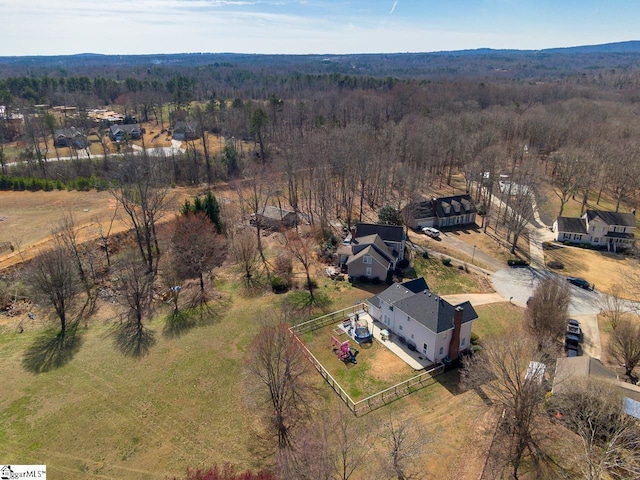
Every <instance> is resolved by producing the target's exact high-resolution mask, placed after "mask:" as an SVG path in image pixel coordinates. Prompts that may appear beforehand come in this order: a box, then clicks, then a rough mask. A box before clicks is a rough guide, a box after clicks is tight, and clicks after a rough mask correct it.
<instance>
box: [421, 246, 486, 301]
mask: <svg viewBox="0 0 640 480" xmlns="http://www.w3.org/2000/svg"><path fill="white" fill-rule="evenodd" d="M414 269H415V274H416V276H418V277H422V276H424V277H425V279H426V281H427V285H429V289H430V290H431V291H432V292H435V293H437V294H438V295H450V294H454V293H462V292H465V293H483V292H486V291H487V289H486V286H485V284H484V283H483V282H482V277H478V276H477V275H475V274H473V273H467V272H465V271H464V270H460V269H458V267H454V266H451V265H449V266H446V265H445V264H444V263H442V259H441V258H440V256H439V255H438V256H437V257H433V258H429V259H424V258H421V257H418V258H416V259H415V261H414Z"/></svg>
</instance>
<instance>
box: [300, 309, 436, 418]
mask: <svg viewBox="0 0 640 480" xmlns="http://www.w3.org/2000/svg"><path fill="white" fill-rule="evenodd" d="M361 312H367V306H366V304H364V303H359V304H356V305H354V306H352V307H348V308H344V309H342V310H338V311H336V312H333V313H330V314H328V315H323V316H321V317H318V318H315V319H312V320H309V321H306V322H303V323H301V324H298V325H295V326H293V327H291V328H290V331H291V334H292V335H293V336H294V338H295V339H296V340H297V341H298V342H299V343H300V345H301V347H302V349H303V351H304V353H305V355H306V357H307V358H308V359H309V361H310V362H311V364H312V365H313V366H314V367H315V368H316V370H318V372H319V373H320V375H322V377H323V378H324V379H325V380H326V382H327V383H328V384H329V385H330V386H331V388H333V390H334V391H335V392H336V393H337V394H338V396H339V397H340V398H341V399H342V401H343V402H344V403H345V404H346V405H347V407H348V408H349V409H350V410H351V411H352V412H353V413H354V414H355V415H364V414H367V413H369V412H371V411H373V410H375V409H377V408H380V407H382V406H384V405H387V404H389V403H391V402H393V401H395V400H397V399H399V398H402V397H404V396H406V395H409V394H410V393H413V392H415V391H418V390H420V389H422V388H424V387H427V386H429V385H432V384H433V383H435V381H436V380H435V376H436V375H438V374H440V373H442V372H443V371H444V366H443V365H436V366H435V367H433V368H430V369H429V370H426V371H424V372H421V373H419V374H418V375H414V376H412V377H410V378H408V379H405V380H402V381H400V382H396V383H394V384H393V385H391V386H389V387H387V388H383V389H382V390H379V391H377V392H375V393H373V394H370V395H367V396H365V397H364V398H361V399H359V400H354V399H353V397H354V396H355V397H356V398H357V397H358V396H363V395H362V392H360V391H357V392H358V393H357V394H356V395H349V393H348V392H347V390H346V389H345V388H344V387H343V386H342V385H341V384H340V382H339V381H338V380H337V379H336V375H332V374H331V373H330V372H329V370H327V368H325V366H324V365H323V363H322V361H320V360H319V359H318V357H317V356H316V355H314V354H313V353H312V352H311V350H310V349H309V348H308V346H307V344H306V343H305V342H304V341H303V340H302V338H301V336H303V335H307V336H308V334H310V333H311V332H314V331H316V330H320V329H325V328H326V327H329V326H333V325H338V324H340V323H341V322H342V321H343V320H344V319H346V318H349V317H350V316H354V315H356V314H358V313H361ZM374 341H375V340H374ZM320 343H321V342H320ZM381 350H385V351H387V349H386V347H384V346H382V347H381ZM327 358H331V357H330V356H327ZM324 360H325V361H326V359H324ZM406 371H410V369H408V367H407V370H406ZM365 374H366V370H365ZM401 374H402V373H401ZM401 374H400V375H401ZM390 378H392V379H393V378H395V377H394V376H393V375H392V376H391V377H390ZM376 384H377V382H371V383H368V386H369V387H370V388H371V385H376ZM387 385H388V383H387ZM353 389H354V387H352V391H353Z"/></svg>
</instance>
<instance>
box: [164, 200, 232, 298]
mask: <svg viewBox="0 0 640 480" xmlns="http://www.w3.org/2000/svg"><path fill="white" fill-rule="evenodd" d="M171 243H172V246H173V257H172V260H173V269H174V271H175V272H176V273H177V274H178V277H179V278H182V279H187V278H197V279H198V280H199V282H200V294H199V296H198V298H197V299H196V300H197V301H196V303H197V304H198V305H200V306H202V305H204V304H206V303H207V297H206V293H205V283H204V277H205V274H207V273H209V272H210V271H211V269H212V268H214V267H216V266H220V265H221V264H222V261H223V260H224V256H225V253H226V245H225V242H224V239H223V237H222V235H218V234H217V233H216V230H215V226H214V225H213V223H211V221H210V220H209V217H207V215H206V213H204V212H196V213H189V214H187V215H182V216H179V217H177V218H176V223H175V226H174V231H173V236H172V237H171Z"/></svg>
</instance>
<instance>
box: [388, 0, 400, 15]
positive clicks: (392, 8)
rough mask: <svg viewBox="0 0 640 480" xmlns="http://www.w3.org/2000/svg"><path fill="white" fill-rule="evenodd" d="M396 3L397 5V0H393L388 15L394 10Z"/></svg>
mask: <svg viewBox="0 0 640 480" xmlns="http://www.w3.org/2000/svg"><path fill="white" fill-rule="evenodd" d="M396 5H398V0H394V2H393V5H392V6H391V11H390V12H389V15H391V14H392V13H393V12H395V10H396Z"/></svg>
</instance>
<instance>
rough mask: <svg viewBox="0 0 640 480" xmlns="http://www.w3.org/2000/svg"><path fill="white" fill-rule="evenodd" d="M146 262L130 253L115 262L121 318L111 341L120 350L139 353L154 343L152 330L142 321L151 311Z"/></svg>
mask: <svg viewBox="0 0 640 480" xmlns="http://www.w3.org/2000/svg"><path fill="white" fill-rule="evenodd" d="M152 275H153V274H152V273H150V272H148V271H147V265H146V264H145V263H143V262H142V261H141V260H140V259H138V258H136V257H135V256H133V255H128V256H127V257H125V258H124V259H123V261H122V263H121V265H119V266H118V284H117V290H118V294H119V295H118V297H117V298H118V300H119V303H120V304H121V305H122V307H123V308H124V312H123V318H124V321H123V322H121V324H120V325H119V326H118V327H117V329H116V334H115V344H116V347H117V348H119V349H120V350H121V351H122V352H123V353H124V354H126V355H130V356H133V357H141V356H144V355H146V354H147V353H148V352H149V347H150V346H151V345H153V343H155V340H154V335H153V332H152V331H151V330H149V329H147V327H146V326H145V325H144V320H145V319H146V318H147V317H148V316H149V315H150V314H151V311H152V306H153V303H152V294H153V290H152V289H153V278H152Z"/></svg>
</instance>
